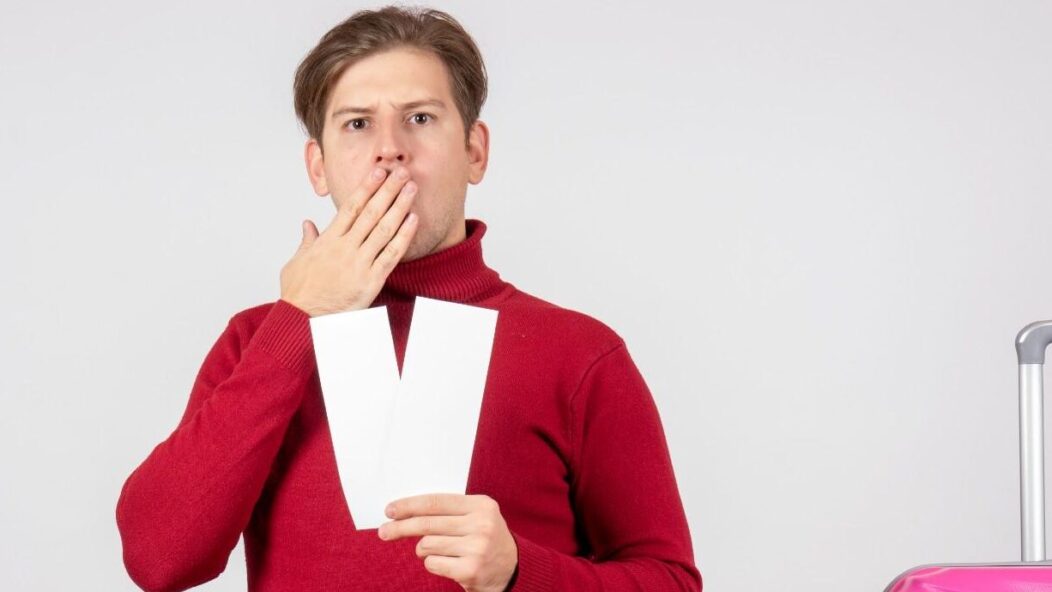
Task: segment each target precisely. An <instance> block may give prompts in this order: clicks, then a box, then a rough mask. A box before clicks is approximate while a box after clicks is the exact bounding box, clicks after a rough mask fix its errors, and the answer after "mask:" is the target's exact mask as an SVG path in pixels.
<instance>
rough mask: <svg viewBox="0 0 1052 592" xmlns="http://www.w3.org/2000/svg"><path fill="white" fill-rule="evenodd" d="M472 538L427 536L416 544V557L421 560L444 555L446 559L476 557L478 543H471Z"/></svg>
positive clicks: (440, 535)
mask: <svg viewBox="0 0 1052 592" xmlns="http://www.w3.org/2000/svg"><path fill="white" fill-rule="evenodd" d="M472 541H473V538H472V537H466V536H448V535H442V534H429V535H427V536H425V537H422V538H421V539H420V540H419V541H417V543H416V556H417V557H419V558H421V559H423V558H424V557H427V556H428V555H444V556H446V557H465V556H467V555H477V554H478V549H476V547H477V546H478V543H473V542H472Z"/></svg>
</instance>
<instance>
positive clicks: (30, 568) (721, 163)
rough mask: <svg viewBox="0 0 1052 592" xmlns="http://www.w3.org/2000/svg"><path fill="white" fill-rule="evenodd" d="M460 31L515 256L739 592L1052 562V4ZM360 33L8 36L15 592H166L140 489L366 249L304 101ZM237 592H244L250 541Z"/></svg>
mask: <svg viewBox="0 0 1052 592" xmlns="http://www.w3.org/2000/svg"><path fill="white" fill-rule="evenodd" d="M370 6H374V5H370ZM433 6H436V7H440V8H444V9H446V10H449V11H450V12H452V13H453V14H454V15H455V16H457V17H458V18H459V19H460V20H461V21H462V22H463V23H464V25H465V26H466V27H467V28H468V30H469V31H470V32H472V33H473V34H474V35H475V37H476V39H477V41H478V42H479V44H480V46H481V48H482V50H483V52H484V55H485V57H486V59H487V65H488V67H489V72H490V81H491V89H490V97H489V100H488V102H487V104H486V106H485V107H484V109H483V112H482V118H483V120H485V121H486V122H487V123H488V124H489V125H490V127H491V130H492V132H493V136H492V153H491V164H490V169H489V172H488V175H487V177H486V179H485V181H484V182H483V183H482V184H481V185H479V186H472V187H471V189H470V190H469V195H468V213H469V215H471V216H474V217H479V218H482V219H483V220H485V221H486V222H487V223H488V224H489V226H490V233H489V235H488V236H487V238H486V242H485V249H486V250H485V253H486V257H487V259H488V261H489V263H490V264H491V265H492V266H493V267H494V268H496V269H497V270H498V271H500V272H501V274H502V275H503V276H504V277H505V278H506V279H508V280H509V281H512V282H513V283H515V284H517V285H518V286H519V287H520V288H522V289H524V290H527V291H529V292H532V293H534V294H537V295H539V296H541V297H543V298H546V299H550V300H552V301H555V302H557V303H559V304H561V305H563V306H567V307H570V308H575V309H578V310H582V311H584V312H587V313H589V314H592V315H593V316H595V317H597V318H599V319H601V320H603V321H604V322H606V323H607V324H609V325H610V326H612V327H613V328H615V330H617V331H618V332H619V333H621V334H622V335H623V336H624V337H625V339H626V340H627V342H628V344H629V349H630V351H631V353H632V355H633V356H634V358H635V359H636V361H637V363H638V365H639V366H640V368H641V370H642V371H643V374H644V376H645V377H646V379H647V381H648V383H649V385H650V387H651V390H652V391H653V393H654V396H655V399H656V401H657V403H658V406H659V409H660V411H661V413H662V417H663V420H664V423H665V429H666V433H667V436H668V440H669V445H670V446H671V449H672V454H673V460H674V462H675V466H676V471H677V476H678V479H679V484H680V489H681V493H682V495H683V498H684V503H685V505H686V509H687V512H688V516H689V519H690V526H691V529H692V532H693V536H694V546H695V550H696V554H697V561H698V564H699V566H700V568H701V570H702V573H703V575H704V577H705V583H706V589H707V590H735V591H737V590H763V589H807V590H813V591H819V590H821V591H830V592H831V591H839V590H844V589H852V590H880V589H882V588H883V586H884V585H885V584H887V583H888V581H890V580H891V579H892V578H893V577H894V576H896V575H897V574H898V573H899V572H901V571H902V570H904V569H906V568H908V567H910V566H913V565H916V564H921V563H930V562H948V561H952V562H978V561H989V560H1013V559H1018V552H1019V551H1018V502H1017V492H1018V485H1017V478H1018V474H1017V470H1018V469H1017V462H1018V461H1017V448H1016V446H1017V440H1016V438H1017V425H1016V410H1017V408H1016V400H1015V397H1016V382H1015V381H1016V375H1015V360H1014V351H1013V346H1012V343H1013V338H1014V336H1015V334H1016V332H1017V331H1018V330H1019V329H1020V328H1021V327H1022V326H1023V325H1024V324H1026V323H1027V322H1029V321H1031V320H1035V319H1039V318H1049V317H1052V234H1050V233H1049V231H1048V229H1049V227H1050V225H1049V221H1050V216H1052V199H1050V197H1052V173H1050V171H1052V111H1050V110H1049V108H1048V106H1049V105H1052V67H1050V62H1052V58H1050V56H1052V36H1049V35H1048V31H1049V30H1052V4H1049V3H1047V2H1039V1H1032V2H1024V1H1017V2H1012V3H1001V2H992V1H991V2H975V1H969V2H965V1H956V2H950V1H945V2H936V1H922V2H918V1H909V2H907V1H896V2H852V1H848V2H845V1H842V0H838V1H833V0H823V1H811V2H778V1H745V2H740V1H739V2H733V3H732V2H727V3H720V4H716V3H709V2H701V3H696V2H678V3H671V2H658V3H647V4H646V5H645V6H640V5H630V4H627V3H625V4H615V5H612V4H608V3H599V2H573V3H564V4H556V3H554V2H530V3H528V4H522V3H517V4H510V3H509V4H503V3H481V2H477V3H469V2H437V3H434V4H433ZM359 7H361V6H359V5H355V4H351V3H342V2H316V3H314V4H311V5H304V4H302V3H297V4H293V3H276V2H269V3H260V2H244V1H241V2H234V1H231V2H183V3H179V5H178V6H176V5H174V4H171V3H169V4H160V3H149V4H147V3H139V2H112V1H111V2H95V3H79V2H69V1H67V2H40V3H20V4H14V3H6V4H4V6H3V8H2V9H0V57H2V59H0V84H2V86H3V91H2V92H0V112H2V114H3V117H2V118H0V160H2V163H3V164H2V166H0V170H2V174H0V195H2V196H3V204H4V211H3V216H0V241H2V249H0V256H2V257H3V260H2V266H3V270H4V290H3V296H2V297H0V298H2V302H3V311H4V312H3V315H2V316H0V321H2V323H3V325H2V328H0V334H2V335H3V339H2V342H0V347H2V348H3V349H2V351H0V355H2V358H0V359H2V360H3V363H2V364H3V372H0V393H2V396H3V412H2V413H0V455H2V462H3V466H2V475H3V476H2V486H0V524H2V526H0V545H2V547H0V574H2V575H0V579H2V580H3V583H2V587H3V588H4V589H10V590H69V589H78V590H132V589H134V586H133V584H132V583H131V581H130V580H129V579H128V578H127V576H126V574H125V572H124V568H123V565H122V563H121V556H120V540H119V537H118V534H117V529H116V523H115V518H114V510H115V504H116V500H117V495H118V493H119V490H120V486H121V484H122V483H123V481H124V479H125V477H126V476H127V474H128V473H130V472H131V470H132V469H133V468H134V467H135V466H136V465H137V464H138V463H139V462H140V461H141V460H142V459H143V458H144V457H145V456H146V454H148V453H149V451H150V450H151V449H152V447H153V446H154V445H155V444H156V443H157V442H160V441H161V440H163V439H164V438H165V437H167V435H168V434H169V433H170V431H171V430H172V429H173V428H174V427H175V424H176V423H177V421H178V418H179V415H180V413H181V412H182V410H183V408H184V406H185V403H186V397H187V395H188V394H189V389H190V386H191V384H192V381H193V378H194V375H195V373H196V371H197V369H198V367H199V365H200V363H201V361H202V360H203V358H204V355H205V353H206V352H207V350H208V347H209V346H210V345H211V343H212V342H213V341H214V340H215V338H216V337H217V336H218V334H219V332H220V331H221V329H222V327H223V326H224V324H225V322H226V320H227V319H228V318H229V317H230V315H232V314H233V313H235V312H237V311H238V310H241V309H243V308H246V307H248V306H252V305H255V304H258V303H261V302H265V301H269V300H273V299H275V298H277V297H278V287H279V283H278V271H279V269H280V267H281V265H283V264H284V262H285V261H287V259H288V258H289V257H290V256H291V254H292V252H293V250H294V249H295V247H296V245H297V244H298V241H299V237H300V229H299V222H300V221H301V220H302V219H303V218H305V217H311V218H312V219H313V220H315V222H316V223H319V222H323V221H327V220H328V219H329V218H330V217H331V215H332V205H331V203H330V202H329V201H328V198H318V197H316V196H314V194H313V192H312V191H311V190H310V187H309V184H308V183H307V177H306V173H305V172H304V168H303V162H302V148H303V142H304V136H303V134H302V132H301V131H300V130H299V128H298V127H297V125H296V122H295V118H294V115H293V111H292V106H291V90H290V89H291V81H292V73H293V71H294V69H295V67H296V65H297V63H298V62H299V60H300V59H301V58H302V57H303V56H304V55H305V54H306V52H307V51H308V50H309V49H310V47H312V46H313V44H314V43H315V42H316V41H317V39H318V38H319V37H320V36H321V35H322V34H323V33H324V32H325V31H326V30H327V29H328V28H329V27H331V26H332V25H334V24H336V23H337V22H338V21H339V20H342V19H343V18H345V17H346V16H348V15H349V14H350V13H351V12H353V11H354V10H355V9H357V8H359ZM202 588H204V589H211V590H243V589H244V588H245V568H244V559H243V553H242V549H241V546H240V545H239V546H238V548H237V550H235V552H234V553H233V554H232V555H231V558H230V561H229V564H228V568H227V570H226V572H225V573H224V574H223V575H221V576H220V577H219V578H218V579H217V580H215V581H213V582H211V583H209V584H206V585H205V586H203V587H202Z"/></svg>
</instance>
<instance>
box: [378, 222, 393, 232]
mask: <svg viewBox="0 0 1052 592" xmlns="http://www.w3.org/2000/svg"><path fill="white" fill-rule="evenodd" d="M376 232H379V233H380V235H381V236H389V235H391V234H393V233H394V229H393V228H391V223H390V222H388V221H387V220H380V221H379V222H377V223H376Z"/></svg>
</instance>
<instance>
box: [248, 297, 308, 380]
mask: <svg viewBox="0 0 1052 592" xmlns="http://www.w3.org/2000/svg"><path fill="white" fill-rule="evenodd" d="M249 345H250V346H254V347H257V348H259V349H260V350H262V351H265V352H267V353H268V354H270V355H271V356H273V357H274V358H275V359H277V361H278V363H279V364H281V365H282V366H284V367H285V368H289V369H290V370H294V371H296V372H307V371H308V369H309V368H310V366H311V363H312V362H313V361H314V341H313V339H311V332H310V315H308V314H307V313H306V312H304V311H303V310H302V309H300V308H298V307H297V306H295V305H294V304H292V303H290V302H288V301H286V300H281V299H278V300H277V301H275V302H274V305H273V306H272V307H271V308H270V311H269V312H268V313H267V316H266V317H264V319H263V322H262V323H260V325H259V327H258V328H257V329H256V332H255V334H253V336H252V339H251V341H250V342H249Z"/></svg>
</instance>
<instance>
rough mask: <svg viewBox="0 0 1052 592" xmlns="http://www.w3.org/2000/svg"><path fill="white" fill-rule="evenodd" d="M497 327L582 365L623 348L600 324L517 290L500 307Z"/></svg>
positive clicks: (586, 316) (587, 316)
mask: <svg viewBox="0 0 1052 592" xmlns="http://www.w3.org/2000/svg"><path fill="white" fill-rule="evenodd" d="M498 323H500V324H502V325H503V328H504V330H505V331H507V332H511V333H512V334H513V335H517V336H519V337H521V338H527V337H532V338H533V339H530V341H534V342H536V343H543V344H546V345H548V346H549V347H550V348H551V349H552V351H553V352H559V353H560V354H561V355H563V356H566V357H569V358H571V359H575V360H578V361H584V362H586V363H587V362H588V361H589V360H595V359H597V358H599V357H601V356H603V355H605V354H607V353H609V352H610V351H612V350H614V349H616V348H618V347H620V346H623V345H624V341H623V340H622V338H621V336H620V335H619V334H618V333H617V331H616V330H614V329H613V328H612V327H611V326H609V325H608V324H607V323H605V322H603V321H602V320H600V319H598V318H596V317H594V316H592V315H590V314H588V313H585V312H582V311H580V310H575V309H573V308H569V307H566V306H561V305H558V304H555V303H553V302H550V301H548V300H544V299H542V298H539V297H537V296H534V295H532V294H528V293H526V292H523V291H521V290H519V291H516V293H515V294H514V295H513V296H512V297H511V298H509V299H507V300H505V301H504V302H503V303H502V306H501V307H500V316H499V317H498Z"/></svg>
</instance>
